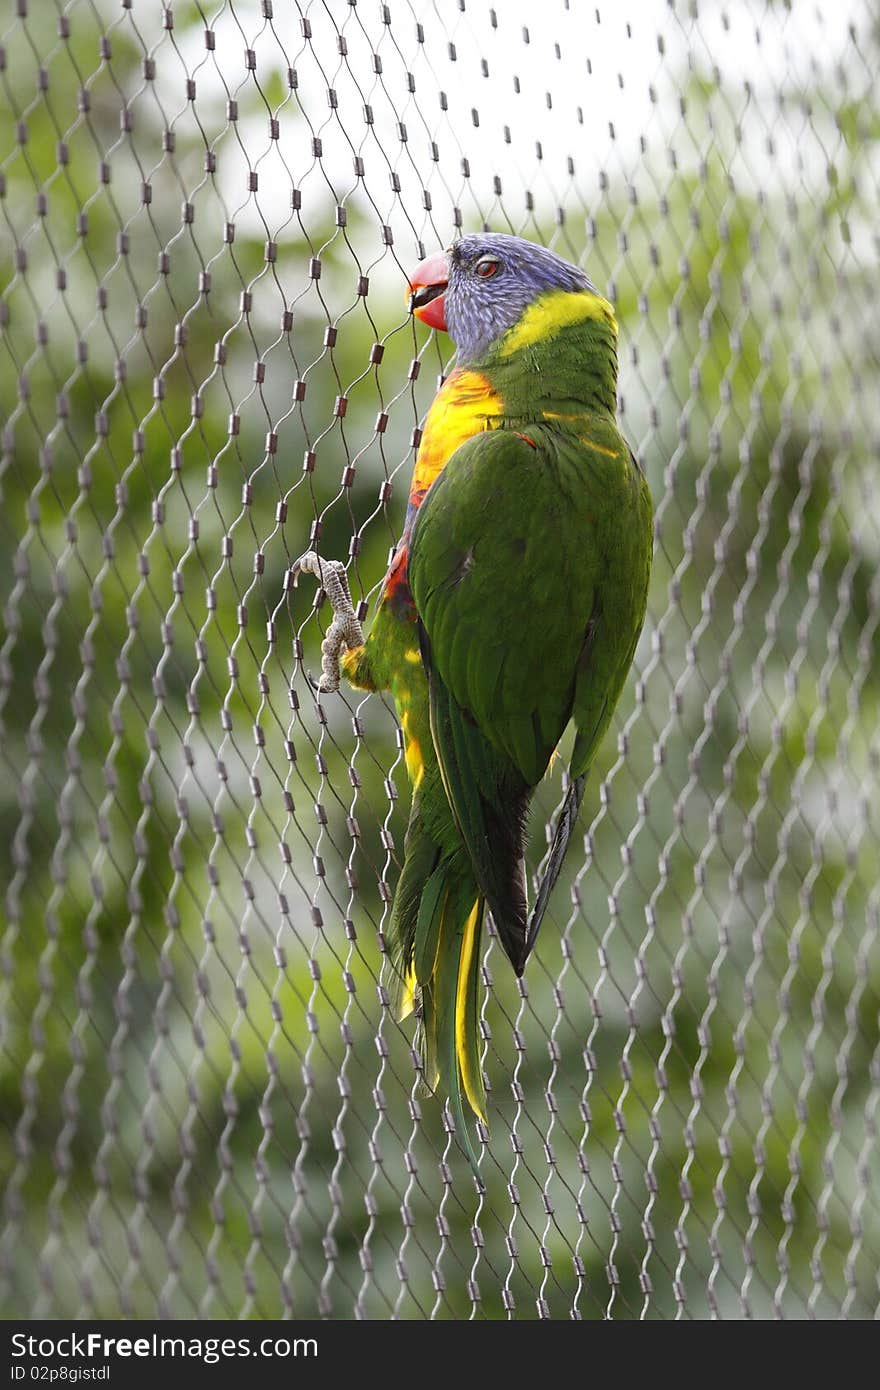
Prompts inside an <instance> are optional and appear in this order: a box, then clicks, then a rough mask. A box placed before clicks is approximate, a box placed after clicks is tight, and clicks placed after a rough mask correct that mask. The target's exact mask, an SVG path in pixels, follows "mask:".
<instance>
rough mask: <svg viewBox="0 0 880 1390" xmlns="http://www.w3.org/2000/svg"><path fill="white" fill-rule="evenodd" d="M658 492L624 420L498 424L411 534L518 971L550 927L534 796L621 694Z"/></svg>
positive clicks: (446, 768)
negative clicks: (577, 432)
mask: <svg viewBox="0 0 880 1390" xmlns="http://www.w3.org/2000/svg"><path fill="white" fill-rule="evenodd" d="M609 439H610V442H611V445H612V446H613V447H609ZM640 494H641V500H640ZM645 496H647V493H646V489H644V485H643V482H642V480H641V477H640V475H639V474H638V472H637V470H635V469H634V468H633V466H632V463H631V458H630V455H629V453H628V450H627V449H626V446H625V445H624V443H623V441H622V439H621V438H620V436H619V435H618V434H617V431H616V430H614V429H613V425H611V428H610V430H609V428H608V426H606V427H605V429H604V433H603V435H602V440H601V442H597V447H595V448H594V447H591V446H590V444H589V443H584V441H583V440H582V439H578V438H577V437H575V436H574V435H571V434H567V433H563V432H562V431H560V430H556V429H551V428H547V427H544V426H535V427H534V428H533V427H532V426H531V425H530V426H529V439H526V438H525V437H523V436H521V435H518V434H515V433H514V432H513V431H510V430H493V431H490V432H486V433H484V434H480V435H477V436H476V437H475V438H473V439H471V440H468V441H467V443H465V444H463V445H462V446H461V447H460V448H459V449H457V450H456V452H455V453H454V454H453V456H452V458H451V459H450V460H449V462H448V463H447V465H446V467H445V469H444V470H443V472H442V473H441V475H440V477H439V478H438V480H437V482H436V483H435V484H434V485H433V487H432V488H431V490H430V492H429V493H428V495H427V497H426V499H425V501H424V503H423V504H422V507H421V509H420V512H419V516H418V519H417V521H416V524H415V527H414V531H413V538H412V542H411V547H410V554H409V581H410V586H411V588H412V593H413V597H414V600H415V604H416V609H417V611H418V614H419V619H420V628H421V633H420V636H421V644H422V659H423V662H424V665H425V668H426V671H427V675H428V685H429V692H430V712H431V732H432V738H433V742H434V746H435V749H436V752H437V757H438V761H439V764H440V768H441V772H442V775H443V782H444V786H445V788H446V792H447V796H448V797H449V801H450V804H451V806H452V810H453V813H454V815H455V817H456V820H457V822H458V826H459V829H460V831H461V834H462V838H463V840H464V842H465V844H466V846H467V848H468V852H469V854H470V856H471V860H472V862H473V866H474V873H475V877H476V879H477V882H478V884H479V886H480V889H481V890H482V892H483V893H484V894H485V896H486V898H487V900H488V903H489V907H490V908H491V910H492V915H493V917H494V919H495V923H496V926H497V928H498V931H499V934H500V935H501V938H502V942H503V944H504V947H505V950H506V951H507V954H508V956H509V957H510V959H511V961H512V963H513V965H514V968H515V969H517V970H518V971H519V972H520V973H521V971H522V968H523V966H524V965H525V960H526V957H527V955H528V952H529V949H530V947H531V944H532V942H533V940H534V936H535V933H536V931H537V925H538V924H539V921H538V923H536V922H535V921H534V915H533V920H532V921H531V922H529V921H528V913H527V905H526V893H525V882H524V873H523V852H524V826H525V816H526V812H527V809H528V802H529V798H530V794H531V791H532V789H533V788H534V787H535V786H536V785H537V783H538V782H539V781H540V780H541V778H542V777H543V775H544V773H545V771H546V769H547V764H548V762H549V759H550V756H551V754H552V752H553V750H554V749H555V747H556V745H557V744H558V742H559V740H560V738H561V736H562V734H563V732H564V730H565V727H566V725H567V723H568V721H569V719H570V718H572V716H573V715H574V718H575V721H576V724H577V727H578V737H577V740H576V744H575V757H574V760H573V763H572V775H573V777H574V778H576V779H577V778H582V774H583V773H584V772H585V770H586V767H587V765H588V763H589V761H590V758H591V757H592V754H593V752H594V750H595V748H596V746H597V744H598V741H599V739H600V738H601V736H602V733H603V732H604V730H605V728H606V727H607V724H608V721H609V719H610V717H611V713H612V711H613V708H614V705H615V704H616V702H617V698H618V695H619V693H620V689H621V687H622V684H623V681H624V679H625V677H626V672H627V670H628V667H629V662H630V661H631V659H632V651H633V649H634V644H635V641H636V639H637V637H638V632H639V630H640V628H641V624H642V621H643V618H644V608H645V592H646V589H647V574H648V568H649V564H650V500H649V499H648V503H647V512H646V513H645V504H644V497H645ZM645 516H646V517H647V537H646V536H645ZM636 532H639V534H640V536H641V539H640V541H639V542H638V543H634V540H633V538H634V536H635V533H636ZM646 546H647V556H648V559H647V561H644V555H643V552H645V547H646ZM640 557H641V559H640ZM582 788H583V781H582V780H581V782H580V791H582ZM580 791H579V792H578V794H577V797H576V803H575V805H574V815H576V811H577V804H579V801H580ZM570 811H571V808H569V812H570ZM574 815H572V814H568V815H567V816H566V822H567V828H566V830H565V835H564V839H565V841H566V842H567V839H568V835H569V834H570V830H571V826H572V825H573V823H574ZM564 849H565V844H562V846H561V853H559V854H557V856H556V859H557V860H558V862H556V863H555V865H554V866H553V873H552V880H551V882H550V884H549V886H550V887H552V881H555V877H556V875H557V874H558V871H559V863H561V854H562V853H564ZM547 896H549V888H548V889H547V891H546V892H544V893H539V902H540V903H542V906H541V914H542V915H543V908H544V907H545V906H546V898H547ZM539 920H540V919H539Z"/></svg>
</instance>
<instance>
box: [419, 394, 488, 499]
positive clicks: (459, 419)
mask: <svg viewBox="0 0 880 1390" xmlns="http://www.w3.org/2000/svg"><path fill="white" fill-rule="evenodd" d="M501 414H502V407H501V400H500V397H499V396H497V395H496V394H495V392H494V391H493V390H492V387H491V386H490V385H489V383H488V381H487V380H486V378H485V377H484V376H482V375H481V374H480V373H479V372H472V371H467V370H465V369H464V368H458V369H457V370H456V371H454V372H452V373H451V374H450V375H449V376H448V377H447V378H446V381H445V382H444V383H443V385H442V386H441V388H440V390H439V391H438V392H437V395H436V396H435V398H434V402H433V404H432V406H431V409H430V410H429V411H428V416H427V419H426V420H425V428H424V431H423V433H422V442H421V444H420V445H419V452H418V455H417V457H416V466H415V471H414V472H413V481H412V491H413V493H421V494H424V493H425V492H427V490H428V488H429V487H430V486H431V484H432V483H433V482H434V480H435V478H436V477H437V474H438V473H440V471H441V470H442V469H443V468H444V467H445V465H446V462H447V460H448V459H449V458H450V457H451V455H452V454H453V453H454V452H455V450H456V449H457V448H458V446H459V444H463V443H464V442H465V440H466V439H470V438H471V437H472V436H473V435H475V434H481V433H482V431H483V430H487V429H491V428H492V422H493V421H494V420H497V419H498V418H499V417H500V416H501Z"/></svg>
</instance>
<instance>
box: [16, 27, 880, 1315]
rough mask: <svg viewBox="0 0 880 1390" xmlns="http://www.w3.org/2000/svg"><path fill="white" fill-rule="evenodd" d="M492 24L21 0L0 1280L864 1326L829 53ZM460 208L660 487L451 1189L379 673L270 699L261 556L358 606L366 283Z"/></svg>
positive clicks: (879, 133)
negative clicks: (594, 340) (512, 255)
mask: <svg viewBox="0 0 880 1390" xmlns="http://www.w3.org/2000/svg"><path fill="white" fill-rule="evenodd" d="M530 8H531V7H528V6H525V5H520V4H519V3H518V0H517V2H516V3H511V4H509V5H507V4H506V5H504V6H498V7H497V9H496V10H492V9H491V8H489V7H488V6H486V5H484V4H483V3H481V0H442V3H437V4H427V3H424V4H422V3H417V0H413V3H407V0H394V2H393V3H392V4H389V5H374V4H366V3H364V2H363V0H361V3H358V4H355V3H354V0H350V3H346V2H344V0H330V3H327V4H324V3H318V2H317V0H302V3H287V0H285V2H284V3H277V4H274V5H273V0H262V3H261V4H257V3H254V0H234V3H233V0H222V3H219V4H218V5H217V6H216V7H214V8H211V9H208V8H204V7H203V6H202V4H201V3H200V0H186V3H182V4H175V5H174V6H167V7H164V8H163V7H159V6H155V5H150V4H147V3H145V2H144V0H122V3H121V5H120V4H116V3H113V0H69V3H67V4H62V3H61V2H60V0H49V2H48V3H39V4H37V3H36V0H17V7H16V15H15V17H14V18H13V20H12V22H11V24H10V26H9V29H8V32H7V33H6V35H5V37H4V39H3V47H2V53H0V82H2V92H3V95H2V101H3V110H4V117H5V119H4V120H3V121H2V123H0V169H2V181H0V215H2V223H3V232H2V237H3V240H2V245H0V263H2V282H0V283H2V293H0V359H2V371H0V407H2V416H3V423H2V439H0V443H2V460H0V479H2V489H3V502H2V508H0V525H2V527H3V531H4V536H5V541H4V554H5V555H6V556H7V558H8V563H7V564H4V565H3V566H2V574H3V631H2V634H0V636H2V639H3V640H2V658H0V719H2V724H0V751H2V757H3V768H4V775H3V781H2V798H0V814H2V824H3V830H4V833H3V835H2V856H3V858H2V862H3V878H4V883H5V890H6V891H5V909H4V917H3V922H2V942H3V944H2V955H0V985H2V990H3V999H2V1006H0V1017H2V1029H3V1031H2V1037H0V1044H2V1047H0V1058H2V1062H0V1065H2V1073H0V1105H2V1110H3V1117H4V1128H3V1129H2V1131H0V1151H2V1164H3V1171H4V1173H6V1174H8V1180H7V1182H6V1186H5V1193H4V1198H3V1225H2V1234H0V1257H2V1258H0V1273H2V1278H3V1282H4V1285H5V1289H4V1302H3V1307H4V1309H5V1310H6V1311H7V1315H34V1316H43V1317H52V1316H54V1317H63V1316H71V1317H91V1316H98V1315H103V1316H110V1317H112V1316H120V1315H122V1316H129V1317H151V1316H155V1315H162V1316H174V1317H187V1316H205V1317H210V1316H215V1317H218V1316H220V1317H222V1316H229V1317H276V1316H279V1317H280V1316H296V1317H313V1316H321V1317H358V1318H390V1317H401V1318H449V1317H470V1318H483V1317H511V1318H513V1317H516V1318H530V1317H536V1316H537V1317H539V1318H560V1317H561V1318H569V1317H570V1318H597V1317H606V1316H608V1317H615V1318H639V1317H648V1318H653V1317H681V1318H685V1317H687V1318H703V1317H739V1316H743V1315H746V1316H752V1317H770V1316H784V1317H806V1316H817V1317H827V1316H839V1315H845V1316H852V1317H856V1316H858V1317H864V1316H871V1315H873V1314H875V1313H876V1311H877V1306H878V1293H877V1281H876V1268H877V1263H878V1259H880V1203H878V1200H877V1176H878V1172H877V1170H878V1154H877V1144H876V1136H877V1119H878V1115H877V1110H878V1098H880V1028H878V998H880V890H878V853H877V851H878V830H880V823H878V817H877V813H876V811H875V809H874V806H875V800H876V798H875V796H874V795H873V792H874V786H875V783H876V772H877V768H878V763H880V740H878V735H877V720H876V711H877V706H878V698H880V667H878V660H877V655H878V643H880V634H878V627H880V578H878V576H880V566H878V558H880V508H878V498H877V493H876V489H875V486H874V474H875V467H876V455H877V450H878V442H880V420H878V409H877V402H878V399H880V390H878V387H880V380H878V377H880V368H878V362H880V353H878V348H880V343H878V329H877V322H878V319H877V290H876V269H877V259H878V242H877V237H876V226H875V223H876V216H875V209H876V199H877V194H878V168H880V165H878V150H880V122H878V116H877V104H876V93H875V73H876V72H877V70H878V60H880V51H878V45H880V39H878V33H877V28H876V24H875V22H874V20H873V19H872V16H871V12H870V8H869V7H868V6H867V5H863V4H860V3H857V0H845V3H838V4H837V5H835V6H834V7H829V6H819V7H815V11H818V12H815V11H814V7H811V13H810V14H809V15H807V13H806V10H805V8H804V7H801V6H799V7H797V10H796V11H795V7H794V6H790V5H788V4H781V5H776V6H770V7H768V6H766V5H764V4H763V3H760V4H759V3H757V0H750V2H749V3H745V4H741V5H738V6H736V7H732V8H730V9H725V8H723V7H722V6H720V5H717V6H716V5H714V4H712V3H709V0H706V2H705V3H700V4H699V5H697V4H696V3H693V4H685V3H683V2H680V0H669V4H668V5H667V6H666V7H662V8H661V7H659V6H656V5H648V4H643V3H639V0H626V2H625V3H624V4H622V5H617V6H613V7H612V6H608V7H606V6H604V5H600V6H599V8H598V9H593V8H590V7H587V6H580V5H573V4H569V3H558V2H555V0H554V3H551V4H550V5H549V6H548V8H547V13H546V18H545V17H544V15H543V13H542V16H541V22H540V24H538V23H536V22H535V20H534V18H532V19H530V18H529V13H528V11H529V10H530ZM482 226H486V227H491V228H493V229H496V230H509V231H515V232H518V233H521V234H523V235H526V236H529V237H531V238H533V239H535V240H540V241H544V242H545V243H547V244H549V245H551V246H553V247H554V249H557V250H558V251H559V252H560V253H561V254H563V255H565V256H567V257H569V258H571V259H576V260H579V261H580V262H581V263H582V264H584V265H585V266H588V267H589V270H590V273H591V275H592V277H593V279H594V280H595V281H596V282H597V284H599V285H600V286H601V287H602V289H603V290H604V291H605V292H607V293H608V294H609V296H610V297H611V298H612V299H613V300H614V302H615V304H616V306H617V310H618V314H619V317H620V321H621V330H622V339H621V341H622V353H621V383H620V389H621V416H622V420H623V424H624V428H625V430H626V432H627V433H628V435H629V437H630V439H631V441H632V443H633V445H634V447H636V449H637V451H638V452H639V454H640V457H641V458H642V460H643V461H644V464H645V466H646V468H647V470H648V473H649V477H650V480H651V484H652V489H653V492H654V497H655V502H656V505H657V522H656V558H655V572H654V579H653V584H652V594H651V605H650V611H649V618H648V623H647V626H646V630H645V634H644V638H643V641H642V643H641V646H640V648H639V651H638V654H637V659H636V666H635V671H634V673H633V677H632V679H631V681H630V684H629V686H628V689H627V692H626V695H625V697H624V700H623V702H622V704H621V707H620V709H619V710H618V713H617V716H616V719H615V724H614V729H613V732H612V734H610V735H609V737H608V739H607V740H606V744H605V746H604V749H603V750H602V753H601V755H600V758H599V759H598V761H597V765H596V769H595V772H594V774H593V775H592V777H591V782H590V786H589V790H588V795H587V799H586V802H585V808H584V813H583V816H582V832H583V845H582V849H579V846H578V845H575V846H574V848H573V850H572V853H571V855H570V859H569V863H568V864H567V867H566V873H565V874H564V876H563V880H562V881H561V883H560V885H559V887H558V889H557V892H556V894H555V896H554V901H553V903H552V905H551V912H550V914H549V915H548V920H547V922H546V924H545V926H544V928H543V931H542V936H541V941H540V944H539V947H538V950H537V952H536V954H535V956H534V957H533V959H532V961H531V962H530V965H529V969H528V971H527V973H526V976H525V979H524V980H523V981H521V982H516V981H515V980H514V979H513V978H512V973H511V972H510V970H509V968H508V967H507V963H506V961H505V959H504V956H503V952H502V951H501V950H500V948H499V947H498V945H497V944H496V943H495V942H494V941H493V940H492V939H491V938H490V940H489V942H488V946H487V950H486V954H485V959H484V964H483V979H484V983H485V997H484V1000H483V1005H482V1013H481V1019H482V1024H481V1027H482V1035H483V1039H484V1068H485V1071H486V1076H487V1081H488V1084H489V1088H490V1120H491V1127H490V1130H489V1131H486V1130H484V1129H482V1127H481V1128H480V1131H479V1143H478V1148H479V1149H480V1151H481V1153H482V1158H481V1172H482V1176H483V1183H482V1186H481V1187H478V1185H477V1184H476V1183H475V1181H474V1179H473V1177H472V1175H471V1174H470V1170H469V1169H468V1167H467V1165H466V1163H465V1162H464V1160H463V1158H462V1156H461V1154H460V1152H459V1150H458V1148H457V1145H456V1143H455V1139H454V1134H453V1127H452V1122H451V1119H450V1117H449V1114H448V1112H447V1111H446V1109H445V1107H444V1106H443V1104H442V1101H441V1100H435V1099H433V1098H429V1097H427V1098H426V1097H425V1096H424V1095H423V1094H422V1091H421V1089H420V1087H419V1077H418V1071H417V1057H416V1056H415V1054H414V1053H413V1051H412V1046H411V1036H410V1031H409V1026H408V1025H406V1024H404V1025H401V1024H399V1023H398V1022H397V1020H396V1018H395V1015H394V1010H393V1005H392V995H393V991H392V989H391V980H390V978H389V968H388V964H387V962H386V961H385V958H384V942H383V935H382V933H383V928H384V926H385V924H386V922H387V916H388V911H389V907H390V903H391V900H392V898H393V892H394V884H395V881H396V876H397V872H398V868H399V852H400V849H401V847H402V835H403V828H404V825H405V815H406V807H407V798H408V790H407V787H406V776H405V769H404V767H403V761H402V744H401V736H400V731H399V729H398V727H397V725H396V720H395V716H394V711H393V708H392V707H391V706H390V704H389V703H388V702H386V701H385V700H383V699H381V698H379V697H376V696H374V697H370V698H364V697H362V696H359V695H356V694H355V693H354V692H352V691H344V692H342V693H341V694H339V695H333V696H326V697H322V698H321V699H320V700H319V701H316V700H315V697H314V695H313V693H312V688H311V686H310V684H309V682H308V680H307V672H308V671H309V670H315V669H317V667H318V664H319V652H318V644H319V642H320V638H321V633H322V629H323V626H324V625H325V623H326V612H324V611H322V609H321V607H320V595H318V596H316V597H315V599H314V601H312V599H311V598H310V597H309V593H310V591H311V586H308V585H307V586H301V587H300V589H299V590H294V589H293V588H292V587H291V585H290V583H289V579H288V571H289V567H290V564H291V562H292V560H293V559H294V558H295V557H296V556H297V555H298V554H300V553H301V552H302V551H303V550H304V549H306V548H307V546H308V545H309V544H310V543H312V544H316V545H317V546H318V547H319V548H320V550H321V553H322V554H324V555H326V556H328V557H339V558H346V559H348V560H349V561H350V569H349V574H350V580H351V584H352V592H353V593H354V595H355V597H356V599H359V600H360V601H361V616H363V617H367V616H368V613H369V610H370V604H371V602H372V600H373V599H374V597H375V595H376V592H377V589H378V585H379V583H380V581H381V578H382V575H383V573H384V568H385V565H386V563H387V559H388V553H389V549H390V547H391V546H392V545H393V543H394V540H395V537H396V536H397V534H398V533H399V529H400V526H401V523H402V516H403V508H404V502H405V495H406V490H407V483H408V479H409V470H410V467H411V463H412V458H413V451H414V448H415V447H417V444H418V439H419V422H420V420H421V419H422V418H423V415H424V412H425V409H426V407H427V404H428V402H429V401H430V398H431V396H432V394H433V392H434V390H435V388H436V381H437V377H438V374H441V373H442V372H443V371H444V370H445V368H446V366H447V364H448V355H447V354H448V346H447V345H445V344H443V343H440V342H438V341H437V340H436V339H434V338H430V339H427V340H426V339H425V337H424V333H423V331H422V330H421V329H419V330H418V331H416V330H415V328H414V325H413V324H412V323H411V322H410V321H409V320H408V319H407V316H406V313H405V306H404V291H405V288H406V271H407V268H409V267H411V266H412V265H413V264H414V262H415V261H416V260H417V259H419V258H420V257H421V256H423V255H424V254H426V253H427V252H428V251H430V250H433V249H436V248H437V247H438V246H443V245H446V244H448V243H449V241H450V240H451V238H452V237H453V236H454V235H455V232H456V230H457V229H459V228H464V229H468V230H470V229H476V228H479V227H482ZM562 765H564V759H561V760H560V766H562ZM563 777H564V773H562V772H561V771H559V770H557V771H556V772H555V774H554V775H553V776H551V778H550V779H549V780H548V782H547V784H546V786H545V787H544V788H543V789H542V792H541V796H540V798H539V805H538V806H537V807H536V812H535V816H534V820H533V841H534V864H533V868H535V869H536V868H537V865H538V861H539V859H540V855H541V853H542V850H543V846H544V840H543V839H542V835H541V823H542V820H543V821H544V823H545V824H549V823H550V818H551V816H552V812H553V809H554V807H555V806H556V805H558V803H559V800H560V798H561V796H562V794H563V791H564V787H563V785H562V779H563Z"/></svg>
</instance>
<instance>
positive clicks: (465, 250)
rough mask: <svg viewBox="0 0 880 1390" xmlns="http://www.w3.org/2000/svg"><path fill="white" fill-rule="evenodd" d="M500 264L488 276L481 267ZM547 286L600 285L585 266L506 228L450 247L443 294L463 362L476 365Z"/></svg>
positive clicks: (466, 238) (573, 289) (583, 287)
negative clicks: (587, 272)
mask: <svg viewBox="0 0 880 1390" xmlns="http://www.w3.org/2000/svg"><path fill="white" fill-rule="evenodd" d="M486 258H491V260H493V261H496V262H497V263H498V265H497V269H496V270H495V271H494V273H493V274H492V275H491V276H489V277H486V278H484V277H482V276H481V275H480V274H478V272H477V270H476V267H477V266H478V265H479V264H480V263H481V262H484V261H485V260H486ZM548 290H568V291H571V292H572V293H578V292H580V291H583V290H593V291H595V287H594V286H593V284H592V283H591V282H590V280H589V279H588V278H587V276H586V275H585V274H584V272H583V271H582V270H578V268H577V267H576V266H573V265H569V263H568V261H564V260H562V258H561V257H560V256H557V255H554V253H553V252H552V251H548V250H547V249H546V247H544V246H538V245H536V243H535V242H533V241H524V240H523V238H522V237H518V236H507V235H506V234H505V233H503V232H478V233H475V234H472V235H469V236H463V237H462V238H461V240H460V241H457V242H456V243H455V244H454V246H452V248H451V249H450V251H449V284H448V287H447V289H446V293H445V296H444V306H445V311H446V326H447V329H448V331H449V335H450V337H451V338H452V340H453V342H455V343H456V345H457V347H458V360H459V362H462V363H464V362H466V363H476V362H479V361H480V360H481V359H482V358H484V357H485V356H486V353H487V352H488V351H489V349H490V348H491V347H492V346H493V344H494V343H496V342H497V341H498V339H499V338H501V337H502V336H503V335H504V334H505V333H506V332H507V331H508V329H510V328H513V326H514V324H516V323H518V322H519V320H520V319H521V317H522V315H523V313H524V312H525V310H526V309H527V308H528V307H529V305H530V304H531V303H532V302H533V301H534V300H536V299H537V298H538V296H539V295H542V294H546V293H547V291H548Z"/></svg>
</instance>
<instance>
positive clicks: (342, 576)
mask: <svg viewBox="0 0 880 1390" xmlns="http://www.w3.org/2000/svg"><path fill="white" fill-rule="evenodd" d="M301 574H313V575H314V576H315V578H316V579H317V581H318V583H319V584H320V585H321V588H322V589H323V591H324V593H325V594H326V596H327V598H328V599H329V600H330V607H331V608H332V609H333V621H332V622H331V624H330V626H329V627H328V629H327V635H326V637H325V638H324V640H323V642H322V643H321V679H320V680H319V681H318V689H319V690H321V691H325V692H327V693H330V692H331V691H333V690H338V689H339V658H340V655H341V654H342V649H343V647H362V646H363V644H364V633H363V629H362V627H361V625H360V623H359V622H358V618H357V614H356V613H355V611H354V607H353V605H352V602H351V593H350V591H349V587H348V576H347V575H346V573H345V565H343V563H342V561H341V560H322V559H321V557H320V555H316V554H315V552H314V550H307V551H306V553H305V555H300V557H299V559H298V560H295V561H294V563H293V565H292V566H291V569H290V581H291V583H292V584H293V586H294V588H296V584H297V581H298V579H299V577H300V575H301Z"/></svg>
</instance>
